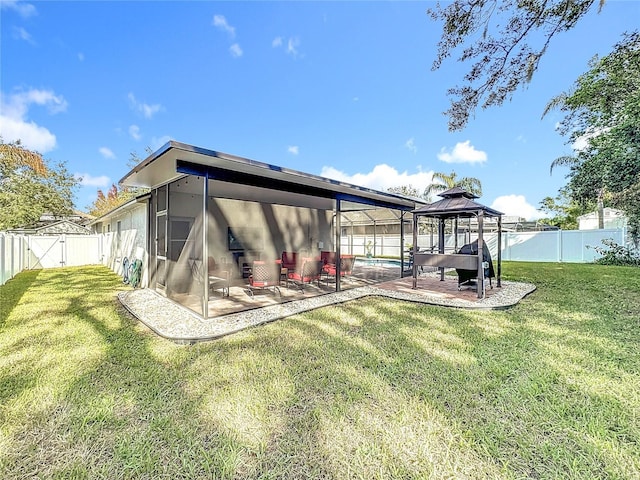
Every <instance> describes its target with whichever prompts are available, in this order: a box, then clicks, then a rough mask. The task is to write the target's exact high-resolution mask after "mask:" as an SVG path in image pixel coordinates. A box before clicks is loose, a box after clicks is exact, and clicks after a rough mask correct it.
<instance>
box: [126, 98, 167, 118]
mask: <svg viewBox="0 0 640 480" xmlns="http://www.w3.org/2000/svg"><path fill="white" fill-rule="evenodd" d="M127 98H128V99H129V106H130V107H131V109H132V110H134V111H136V112H138V113H140V114H141V115H142V116H143V117H144V118H152V117H153V116H154V115H155V114H156V113H158V112H159V111H161V110H162V109H163V107H162V105H160V104H159V103H155V104H153V105H149V104H148V103H144V102H139V101H138V100H137V99H136V97H135V95H134V94H133V93H129V95H128V96H127Z"/></svg>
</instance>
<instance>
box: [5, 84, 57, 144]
mask: <svg viewBox="0 0 640 480" xmlns="http://www.w3.org/2000/svg"><path fill="white" fill-rule="evenodd" d="M33 105H37V106H41V107H46V108H47V110H48V111H49V113H50V114H56V113H60V112H64V111H65V110H66V109H67V101H66V100H65V99H64V97H62V96H61V95H56V94H55V93H54V92H53V91H51V90H38V89H30V90H22V91H18V92H17V93H13V94H11V95H9V96H5V95H4V94H1V93H0V112H2V113H0V133H1V134H2V137H3V140H4V141H5V142H13V141H16V140H20V141H21V142H22V144H23V145H24V146H25V147H27V148H29V149H31V150H35V151H37V152H40V153H46V152H49V151H51V150H53V149H54V148H55V147H56V136H55V135H54V134H53V133H51V132H50V131H49V130H48V129H46V128H45V127H42V126H40V125H37V124H36V123H35V122H33V121H29V120H28V116H27V114H28V112H29V109H30V108H31V107H32V106H33Z"/></svg>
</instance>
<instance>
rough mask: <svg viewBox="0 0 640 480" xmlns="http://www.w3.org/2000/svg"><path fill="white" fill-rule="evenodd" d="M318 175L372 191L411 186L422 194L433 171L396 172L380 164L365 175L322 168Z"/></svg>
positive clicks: (429, 181)
mask: <svg viewBox="0 0 640 480" xmlns="http://www.w3.org/2000/svg"><path fill="white" fill-rule="evenodd" d="M320 175H321V176H323V177H327V178H332V179H334V180H338V181H341V182H346V183H351V184H353V185H359V186H362V187H367V188H372V189H374V190H380V191H383V192H385V191H387V189H389V188H391V187H399V186H402V185H412V186H414V187H416V188H417V189H418V191H419V192H422V191H423V190H424V189H425V188H426V187H427V185H429V184H430V183H431V180H432V178H433V171H428V172H423V171H421V170H420V169H419V168H418V171H417V172H416V173H408V172H407V171H404V172H398V170H396V169H395V168H393V167H391V166H389V165H387V164H384V163H382V164H380V165H376V166H375V167H373V170H371V171H370V172H367V173H356V174H354V175H349V174H347V173H344V172H343V171H341V170H338V169H336V168H334V167H322V171H321V172H320Z"/></svg>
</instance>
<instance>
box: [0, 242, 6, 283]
mask: <svg viewBox="0 0 640 480" xmlns="http://www.w3.org/2000/svg"><path fill="white" fill-rule="evenodd" d="M4 261H5V259H4V235H3V234H1V233H0V285H4V282H5V279H4Z"/></svg>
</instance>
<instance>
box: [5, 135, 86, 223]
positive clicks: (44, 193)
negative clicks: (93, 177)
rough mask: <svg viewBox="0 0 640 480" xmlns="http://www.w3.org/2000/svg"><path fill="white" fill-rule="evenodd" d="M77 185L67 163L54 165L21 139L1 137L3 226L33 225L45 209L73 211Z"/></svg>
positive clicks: (65, 212) (67, 212)
mask: <svg viewBox="0 0 640 480" xmlns="http://www.w3.org/2000/svg"><path fill="white" fill-rule="evenodd" d="M77 186H78V180H77V179H76V178H74V176H73V175H72V174H71V173H69V171H68V170H67V168H66V166H65V164H64V163H58V164H55V165H50V164H48V163H47V162H46V161H45V160H44V159H43V158H42V155H40V154H39V153H37V152H34V151H31V150H29V149H27V148H24V147H23V146H22V145H21V144H20V142H19V141H17V142H13V143H4V141H3V140H2V139H1V138H0V230H6V229H9V228H16V227H22V226H26V225H30V224H32V223H34V222H36V221H37V220H38V219H39V218H40V216H41V215H42V214H43V213H45V212H50V213H52V214H54V215H67V214H70V213H72V211H73V194H74V191H75V189H76V188H77Z"/></svg>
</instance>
